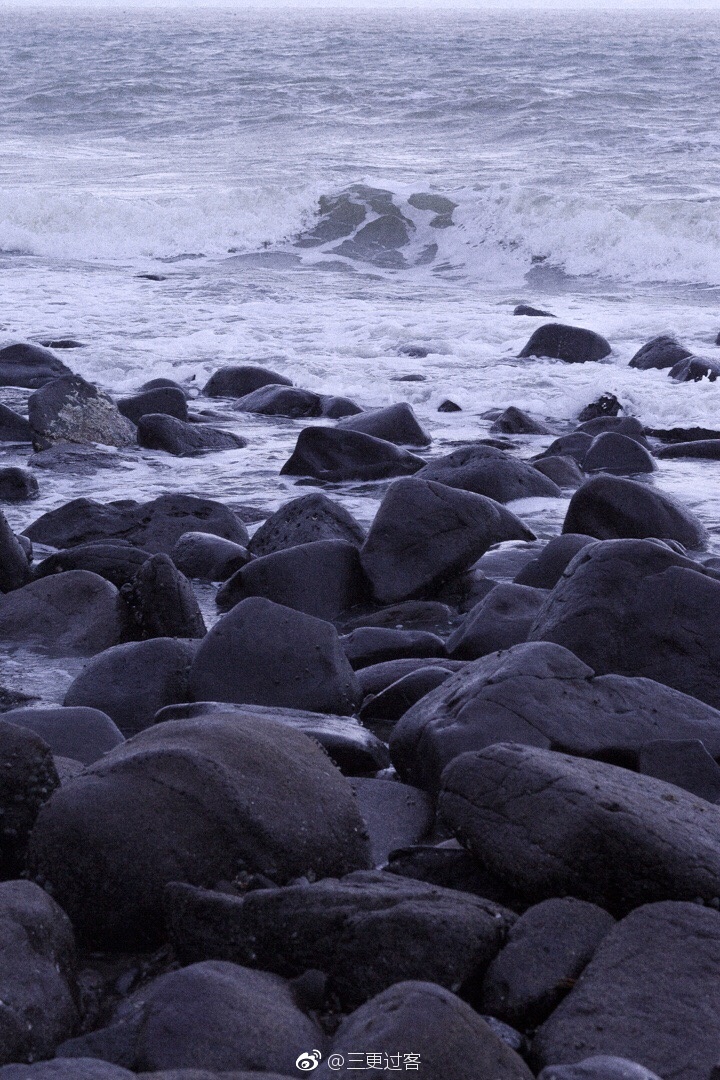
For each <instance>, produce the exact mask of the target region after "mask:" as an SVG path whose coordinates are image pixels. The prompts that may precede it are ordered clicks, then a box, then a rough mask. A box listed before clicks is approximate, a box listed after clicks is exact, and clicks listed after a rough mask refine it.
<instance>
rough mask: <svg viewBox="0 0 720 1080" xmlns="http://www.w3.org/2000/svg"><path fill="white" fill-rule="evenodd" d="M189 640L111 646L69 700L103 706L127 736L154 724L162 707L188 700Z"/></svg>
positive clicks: (75, 685) (75, 683)
mask: <svg viewBox="0 0 720 1080" xmlns="http://www.w3.org/2000/svg"><path fill="white" fill-rule="evenodd" d="M193 656H194V651H193V647H192V646H191V645H190V643H189V642H186V641H176V640H175V639H174V638H153V639H151V640H150V641H141V642H129V643H127V644H124V645H117V646H115V648H112V649H106V650H105V652H103V653H101V654H100V656H96V657H95V659H94V660H92V661H91V662H90V663H89V664H88V665H87V666H86V667H85V668H84V669H83V670H82V671H81V672H80V674H79V675H78V676H76V678H75V679H74V680H73V682H72V683H71V684H70V686H69V687H68V690H67V693H66V694H65V700H64V702H63V704H64V705H65V706H66V707H73V708H74V709H77V708H79V707H82V708H84V709H87V708H91V709H99V710H101V711H102V712H104V713H106V714H107V715H108V716H109V717H111V719H112V720H113V722H114V723H115V724H117V726H118V728H119V729H120V731H121V732H122V734H123V735H125V736H128V737H129V736H131V735H135V734H136V733H137V732H138V731H142V730H143V729H144V728H146V727H149V726H150V724H152V722H153V720H154V717H155V714H156V713H157V711H158V709H162V708H163V707H164V706H165V705H172V704H175V702H178V701H187V698H188V677H189V671H190V664H191V663H192V660H193Z"/></svg>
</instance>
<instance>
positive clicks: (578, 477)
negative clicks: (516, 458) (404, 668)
mask: <svg viewBox="0 0 720 1080" xmlns="http://www.w3.org/2000/svg"><path fill="white" fill-rule="evenodd" d="M533 467H534V468H536V469H537V471H538V472H540V473H542V474H543V476H547V478H548V479H549V480H552V482H553V483H554V484H557V486H558V487H559V488H579V487H580V485H581V484H582V483H583V482H584V480H585V474H584V473H583V471H582V469H581V468H580V466H579V465H578V464H577V462H576V461H575V460H574V459H573V458H572V457H567V456H565V455H564V454H552V455H550V456H549V457H542V458H538V459H537V460H535V461H534V462H533Z"/></svg>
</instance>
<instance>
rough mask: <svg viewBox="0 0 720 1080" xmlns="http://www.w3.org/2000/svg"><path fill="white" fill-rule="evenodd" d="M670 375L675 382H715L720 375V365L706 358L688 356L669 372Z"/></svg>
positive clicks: (674, 365)
mask: <svg viewBox="0 0 720 1080" xmlns="http://www.w3.org/2000/svg"><path fill="white" fill-rule="evenodd" d="M668 375H669V377H670V378H671V379H674V380H675V382H702V380H703V379H707V380H708V382H715V380H716V379H717V377H718V375H720V363H718V362H717V360H710V359H708V358H707V357H704V356H687V357H685V359H683V360H678V362H677V363H676V364H673V366H672V367H671V368H670V370H669V371H668Z"/></svg>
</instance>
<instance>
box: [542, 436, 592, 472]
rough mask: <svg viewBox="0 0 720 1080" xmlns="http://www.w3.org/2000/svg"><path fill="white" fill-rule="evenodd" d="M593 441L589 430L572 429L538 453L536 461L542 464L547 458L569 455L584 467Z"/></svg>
mask: <svg viewBox="0 0 720 1080" xmlns="http://www.w3.org/2000/svg"><path fill="white" fill-rule="evenodd" d="M592 441H593V437H592V435H589V434H588V433H587V431H571V432H570V434H569V435H561V436H560V438H559V439H555V440H554V442H551V443H550V445H549V446H548V448H547V449H546V450H543V452H542V454H539V455H538V457H537V458H536V461H535V463H536V464H540V462H542V461H543V460H544V459H545V458H555V457H569V458H572V460H573V461H574V462H575V463H576V464H577V465H579V466H580V468H581V469H582V468H583V463H584V461H585V455H586V454H587V452H588V450H589V449H590V447H591V446H592Z"/></svg>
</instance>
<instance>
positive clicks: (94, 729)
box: [2, 705, 123, 765]
mask: <svg viewBox="0 0 720 1080" xmlns="http://www.w3.org/2000/svg"><path fill="white" fill-rule="evenodd" d="M2 719H3V721H5V722H6V723H8V724H16V725H17V726H18V727H21V728H26V729H27V730H28V731H32V732H33V733H34V734H35V735H37V736H39V737H40V738H41V739H42V740H43V741H44V742H46V743H47V745H48V747H49V748H50V750H51V751H52V753H53V754H55V755H56V756H59V757H64V758H70V759H71V760H72V761H79V762H81V763H82V764H83V765H90V764H91V763H92V762H93V761H97V760H98V758H101V757H102V756H103V754H105V753H107V751H108V750H112V749H113V748H114V747H116V746H119V745H120V743H121V742H122V741H123V737H122V734H121V733H120V731H119V730H118V728H117V727H116V726H115V724H114V723H113V722H112V720H111V719H110V717H109V716H108V715H107V713H104V712H101V711H100V710H99V709H86V708H77V709H70V708H67V709H66V708H63V707H62V706H60V705H57V706H55V707H54V708H41V709H33V708H29V707H27V706H26V707H24V708H19V709H10V710H9V711H8V712H5V713H3V714H2Z"/></svg>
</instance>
